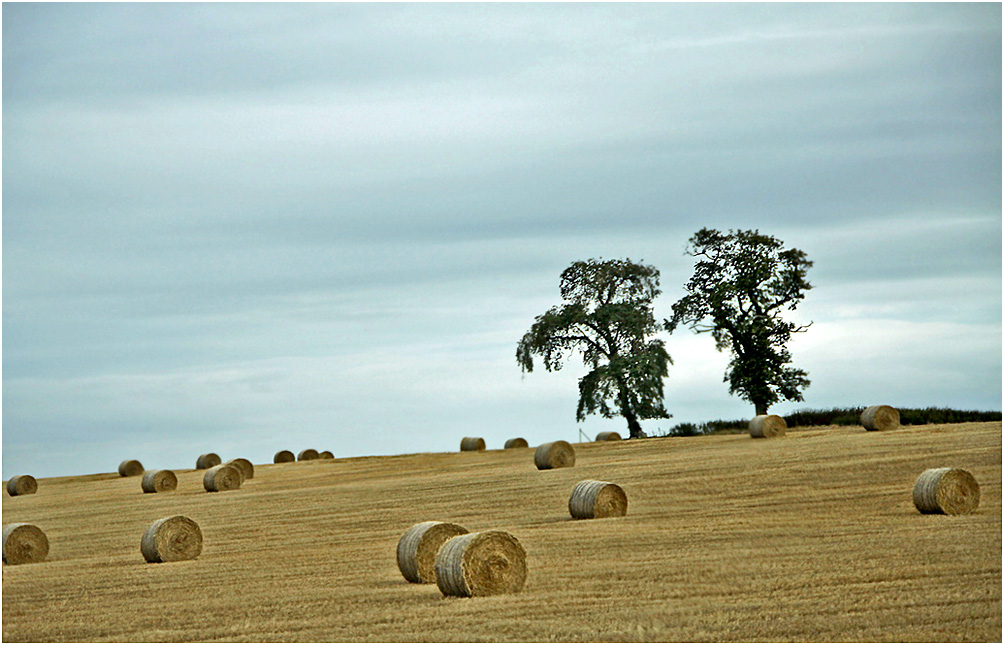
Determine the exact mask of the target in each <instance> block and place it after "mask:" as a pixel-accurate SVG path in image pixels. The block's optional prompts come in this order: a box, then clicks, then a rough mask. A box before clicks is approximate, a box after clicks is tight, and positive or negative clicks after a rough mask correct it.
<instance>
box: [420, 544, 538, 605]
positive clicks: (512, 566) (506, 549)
mask: <svg viewBox="0 0 1004 645" xmlns="http://www.w3.org/2000/svg"><path fill="white" fill-rule="evenodd" d="M524 583H526V551H525V550H524V549H523V545H521V544H520V543H519V540H517V539H516V537H515V536H513V535H512V534H510V533H507V532H506V531H482V532H480V533H468V534H466V535H458V536H457V537H453V538H450V539H449V540H447V541H446V543H445V544H443V546H442V548H440V549H439V553H438V554H437V555H436V585H437V586H438V587H439V590H440V591H441V592H442V593H443V595H444V596H494V595H497V594H508V593H517V592H518V591H520V590H521V589H522V588H523V585H524Z"/></svg>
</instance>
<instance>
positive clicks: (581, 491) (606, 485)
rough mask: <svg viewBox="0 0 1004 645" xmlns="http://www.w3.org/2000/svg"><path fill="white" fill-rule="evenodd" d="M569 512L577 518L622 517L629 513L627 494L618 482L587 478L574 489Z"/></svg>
mask: <svg viewBox="0 0 1004 645" xmlns="http://www.w3.org/2000/svg"><path fill="white" fill-rule="evenodd" d="M568 512H569V513H571V515H572V517H574V518H575V519H577V520H589V519H593V518H599V517H622V516H624V515H626V514H627V495H626V494H625V493H624V489H623V488H621V487H620V486H618V485H617V484H611V483H610V482H601V481H595V480H591V479H587V480H585V481H581V482H579V483H578V484H576V485H575V488H573V489H572V495H571V496H570V497H569V498H568Z"/></svg>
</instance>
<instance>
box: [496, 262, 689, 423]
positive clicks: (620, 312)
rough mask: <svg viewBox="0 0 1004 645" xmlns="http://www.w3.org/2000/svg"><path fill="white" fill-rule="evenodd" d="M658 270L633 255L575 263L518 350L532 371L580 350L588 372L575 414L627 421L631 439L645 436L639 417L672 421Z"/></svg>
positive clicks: (550, 367)
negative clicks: (656, 303) (657, 309)
mask: <svg viewBox="0 0 1004 645" xmlns="http://www.w3.org/2000/svg"><path fill="white" fill-rule="evenodd" d="M659 293H661V292H660V290H659V271H658V270H657V269H656V268H655V267H652V266H647V265H644V264H636V263H634V262H631V260H630V259H628V260H593V259H590V260H588V261H585V262H581V261H580V262H575V263H573V264H572V265H571V266H570V267H568V268H567V269H565V270H564V271H563V272H562V273H561V297H562V299H563V300H565V301H566V303H565V304H562V305H556V306H554V307H551V308H550V309H548V310H547V311H546V312H545V313H543V314H541V315H540V316H537V318H536V321H535V322H534V323H533V326H531V327H530V331H528V332H526V334H525V335H524V336H523V338H522V340H520V341H519V345H518V346H517V347H516V361H517V362H518V363H519V365H520V366H521V367H522V368H523V371H524V372H532V371H533V357H534V355H535V354H536V355H538V356H540V357H541V358H542V359H543V362H544V367H545V368H546V369H547V370H548V371H549V372H550V371H557V370H560V369H561V368H562V366H563V364H564V362H565V360H566V359H567V357H568V356H569V355H571V354H572V353H574V352H579V353H581V355H582V361H583V362H584V363H585V364H586V366H587V367H589V368H591V369H590V371H589V372H588V373H587V374H586V375H585V376H583V377H582V378H581V379H579V404H578V407H577V408H576V412H575V418H576V419H577V420H578V421H585V418H586V415H588V414H597V413H598V414H600V415H602V416H604V417H606V418H608V419H609V418H613V417H615V416H617V415H620V416H623V417H624V418H625V419H626V420H627V424H628V432H629V434H630V436H631V437H643V436H645V435H644V433H643V432H642V429H641V424H640V423H639V420H640V419H667V418H669V417H670V415H669V414H668V413H667V412H666V409H665V407H664V404H663V400H662V398H663V387H662V380H663V379H664V378H665V377H666V375H667V374H668V367H667V365H668V364H669V363H671V362H672V360H671V359H670V357H669V354H667V353H666V348H665V345H664V343H663V341H661V340H659V339H657V338H650V336H652V335H653V334H655V333H658V332H659V331H660V330H661V329H660V326H659V324H658V323H657V322H656V320H655V316H654V315H653V313H652V300H653V299H654V298H655V297H656V296H657V295H659Z"/></svg>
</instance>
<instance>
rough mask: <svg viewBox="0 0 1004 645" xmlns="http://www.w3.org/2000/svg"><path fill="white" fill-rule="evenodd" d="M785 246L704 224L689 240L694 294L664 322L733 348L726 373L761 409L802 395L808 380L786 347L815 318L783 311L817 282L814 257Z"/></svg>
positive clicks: (732, 388) (733, 390) (732, 387)
mask: <svg viewBox="0 0 1004 645" xmlns="http://www.w3.org/2000/svg"><path fill="white" fill-rule="evenodd" d="M782 245H783V242H781V241H780V240H778V239H775V238H773V237H771V236H769V235H762V234H761V233H760V232H759V231H735V232H733V231H732V230H729V232H728V233H727V234H726V233H721V232H719V231H716V230H714V229H707V228H703V229H701V230H700V231H698V232H697V233H696V234H695V235H694V236H693V237H692V238H690V242H689V244H688V246H687V251H686V253H687V255H691V256H694V257H696V258H698V261H697V264H696V266H695V267H694V275H693V277H692V278H691V279H690V282H688V283H687V285H686V287H685V289H686V293H687V295H686V296H684V297H683V298H681V299H680V300H679V301H677V302H676V303H675V304H674V305H673V318H672V320H666V321H665V327H666V330H667V331H669V332H672V331H673V330H675V329H676V327H677V326H678V325H680V324H686V325H689V326H690V328H691V329H693V330H694V331H695V332H697V333H705V332H711V335H712V336H713V337H714V339H715V343H716V346H717V348H718V351H722V350H724V349H728V350H730V351H731V352H732V360H731V362H729V366H728V369H727V370H726V372H725V379H724V380H725V381H726V382H728V383H729V393H730V394H738V395H739V396H741V397H742V398H744V399H746V400H747V401H749V402H750V403H752V404H753V405H754V406H755V407H756V413H757V414H767V409H768V408H769V407H770V406H771V405H773V404H774V403H777V402H778V401H780V400H782V399H783V400H788V401H801V400H803V399H802V390H804V389H805V388H806V387H808V386H809V379H808V377H807V374H806V372H805V371H804V370H800V369H796V368H794V367H791V366H789V363H791V354H790V353H789V352H788V348H787V345H788V341H789V340H791V336H792V334H795V333H799V332H804V331H805V330H806V329H808V327H809V325H811V324H812V323H811V322H810V323H809V324H808V325H796V324H794V323H791V322H786V321H784V320H782V319H781V311H782V310H783V309H788V310H794V309H795V307H796V306H798V303H799V301H801V300H802V299H803V298H805V292H806V291H808V290H809V289H811V288H812V285H810V284H809V282H808V281H807V280H806V279H805V274H806V271H807V270H808V269H809V268H810V267H811V266H812V262H810V261H809V260H808V259H806V255H805V253H803V252H802V251H799V250H798V249H783V248H782Z"/></svg>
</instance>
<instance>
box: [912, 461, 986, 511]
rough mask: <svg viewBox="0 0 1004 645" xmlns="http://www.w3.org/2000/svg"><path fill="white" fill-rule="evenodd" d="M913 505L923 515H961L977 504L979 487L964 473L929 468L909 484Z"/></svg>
mask: <svg viewBox="0 0 1004 645" xmlns="http://www.w3.org/2000/svg"><path fill="white" fill-rule="evenodd" d="M913 504H914V506H916V507H917V510H918V511H920V512H921V513H925V514H926V513H941V514H944V515H965V514H966V513H972V512H973V511H975V510H976V507H978V506H979V505H980V485H979V483H978V482H977V481H976V478H975V477H973V475H972V473H970V472H969V471H968V470H963V469H961V468H930V469H928V470H925V471H924V472H922V473H921V474H920V477H918V478H917V483H915V484H914V485H913Z"/></svg>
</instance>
